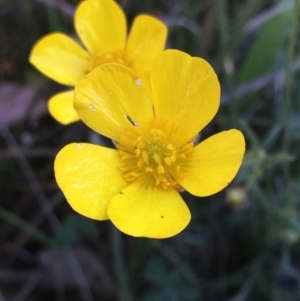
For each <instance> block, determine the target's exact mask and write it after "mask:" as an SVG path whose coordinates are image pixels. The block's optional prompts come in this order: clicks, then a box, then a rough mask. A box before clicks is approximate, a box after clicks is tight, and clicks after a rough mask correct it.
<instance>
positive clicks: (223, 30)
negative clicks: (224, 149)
mask: <svg viewBox="0 0 300 301" xmlns="http://www.w3.org/2000/svg"><path fill="white" fill-rule="evenodd" d="M217 9H218V17H219V18H218V21H219V22H218V23H219V24H218V25H219V31H220V37H221V48H222V49H226V51H225V53H224V55H223V56H222V61H223V62H222V63H223V68H224V69H225V84H226V89H227V90H228V94H229V110H230V118H231V122H232V125H233V126H235V125H236V122H237V112H238V110H237V103H236V101H235V99H234V93H233V90H234V89H233V88H234V78H233V72H234V70H233V62H232V58H231V54H230V50H229V47H228V46H229V42H230V34H229V32H230V29H229V17H228V3H227V0H218V6H217Z"/></svg>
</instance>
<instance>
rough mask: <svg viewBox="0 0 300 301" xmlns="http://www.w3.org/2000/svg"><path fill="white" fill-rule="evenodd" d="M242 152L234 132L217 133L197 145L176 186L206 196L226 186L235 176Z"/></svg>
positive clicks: (240, 138) (238, 134)
mask: <svg viewBox="0 0 300 301" xmlns="http://www.w3.org/2000/svg"><path fill="white" fill-rule="evenodd" d="M244 152H245V139H244V136H243V134H242V133H241V132H240V131H238V130H230V131H225V132H221V133H218V134H216V135H214V136H212V137H210V138H208V139H206V140H204V141H203V142H201V143H200V144H199V145H197V146H196V147H195V148H194V151H193V153H192V154H190V156H189V157H188V162H187V164H186V165H185V166H182V172H183V174H184V178H183V180H182V181H179V184H180V185H181V186H182V187H183V188H185V189H186V190H187V191H188V192H190V193H191V194H194V195H197V196H208V195H212V194H214V193H217V192H219V191H220V190H222V189H223V188H224V187H226V186H227V185H228V184H229V183H230V182H231V181H232V179H233V178H234V177H235V175H236V174H237V172H238V170H239V168H240V166H241V164H242V160H243V156H244Z"/></svg>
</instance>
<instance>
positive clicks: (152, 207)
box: [108, 180, 191, 238]
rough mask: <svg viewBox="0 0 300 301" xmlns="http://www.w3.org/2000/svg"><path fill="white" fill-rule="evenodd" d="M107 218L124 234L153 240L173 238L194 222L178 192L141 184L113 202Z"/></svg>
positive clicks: (133, 185) (133, 186)
mask: <svg viewBox="0 0 300 301" xmlns="http://www.w3.org/2000/svg"><path fill="white" fill-rule="evenodd" d="M108 216H109V218H110V219H111V221H112V222H113V223H114V225H115V226H116V227H117V228H118V229H120V230H121V231H122V232H124V233H126V234H129V235H132V236H138V237H139V236H144V237H150V238H167V237H171V236H174V235H176V234H178V233H179V232H181V231H182V230H183V229H184V228H185V227H186V226H187V225H188V223H189V221H190V219H191V214H190V211H189V209H188V207H187V205H186V204H185V202H184V201H183V200H182V198H181V196H180V194H179V193H178V191H176V190H173V189H170V190H163V189H159V188H158V187H157V186H156V185H155V184H154V183H150V182H149V181H148V182H147V183H145V182H142V181H139V180H138V181H135V182H133V183H132V184H131V185H130V186H129V187H128V188H126V189H125V190H123V191H122V192H120V193H119V194H118V195H116V196H115V197H114V198H112V199H111V201H110V202H109V204H108Z"/></svg>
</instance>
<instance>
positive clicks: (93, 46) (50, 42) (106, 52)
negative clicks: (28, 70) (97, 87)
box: [29, 0, 167, 124]
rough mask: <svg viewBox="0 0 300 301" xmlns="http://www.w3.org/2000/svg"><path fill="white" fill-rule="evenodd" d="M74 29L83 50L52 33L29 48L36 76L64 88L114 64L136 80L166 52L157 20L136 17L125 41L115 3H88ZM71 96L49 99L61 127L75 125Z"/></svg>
mask: <svg viewBox="0 0 300 301" xmlns="http://www.w3.org/2000/svg"><path fill="white" fill-rule="evenodd" d="M74 24H75V29H76V32H77V34H78V36H79V37H80V39H81V41H82V43H83V44H84V46H85V47H86V49H87V50H84V49H83V48H82V47H81V46H79V45H78V44H77V43H76V42H75V41H74V40H73V39H72V38H70V37H69V36H67V35H65V34H62V33H52V34H49V35H47V36H45V37H43V38H42V39H41V40H39V41H38V42H37V43H36V44H35V45H34V47H33V49H32V51H31V54H30V57H29V61H30V63H31V64H33V65H34V66H35V67H36V68H37V69H38V70H39V71H41V72H42V73H44V74H45V75H46V76H48V77H50V78H51V79H53V80H55V81H57V82H58V83H61V84H63V85H69V86H75V84H76V83H77V81H78V80H79V79H80V78H81V77H83V76H84V75H86V74H87V73H89V72H90V71H92V70H93V69H94V68H95V67H97V66H99V65H101V64H104V63H110V62H115V63H119V64H122V65H125V66H127V67H129V68H131V69H132V70H134V72H135V73H137V74H138V75H139V76H140V77H142V74H143V73H144V72H145V71H146V70H147V69H148V68H149V66H150V65H151V63H152V61H153V59H154V58H156V57H157V55H158V54H159V53H161V52H162V51H163V49H164V46H165V42H166V37H167V28H166V26H165V25H164V24H163V23H162V22H160V21H159V20H157V19H155V18H153V17H150V16H147V15H139V16H137V17H136V18H135V20H134V21H133V25H132V27H131V31H130V34H129V36H128V39H127V38H126V35H127V25H126V18H125V15H124V12H123V11H122V9H121V8H120V7H119V5H118V4H117V3H116V2H115V1H113V0H86V1H83V2H82V3H81V4H80V5H79V6H78V7H77V9H76V13H75V17H74ZM73 98H74V91H65V92H62V93H58V94H56V95H54V96H53V97H51V99H50V100H49V102H48V109H49V112H50V114H51V115H52V116H53V117H54V118H55V119H56V120H57V121H59V122H60V123H62V124H69V123H72V122H74V121H77V120H79V117H78V115H77V113H76V111H75V110H74V108H73Z"/></svg>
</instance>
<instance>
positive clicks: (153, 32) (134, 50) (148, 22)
mask: <svg viewBox="0 0 300 301" xmlns="http://www.w3.org/2000/svg"><path fill="white" fill-rule="evenodd" d="M167 31H168V30H167V27H166V26H165V25H164V24H163V23H162V22H160V21H159V20H158V19H156V18H153V17H150V16H147V15H140V16H138V17H137V18H135V20H134V21H133V25H132V27H131V31H130V34H129V38H128V42H127V46H126V50H127V55H128V57H129V58H130V59H131V60H132V62H133V66H132V68H133V70H135V72H137V73H138V74H139V73H141V72H144V71H146V70H148V69H149V67H150V66H151V63H152V61H153V60H154V59H155V58H156V57H157V56H158V55H159V54H160V53H161V52H162V51H163V50H164V47H165V43H166V39H167Z"/></svg>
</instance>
